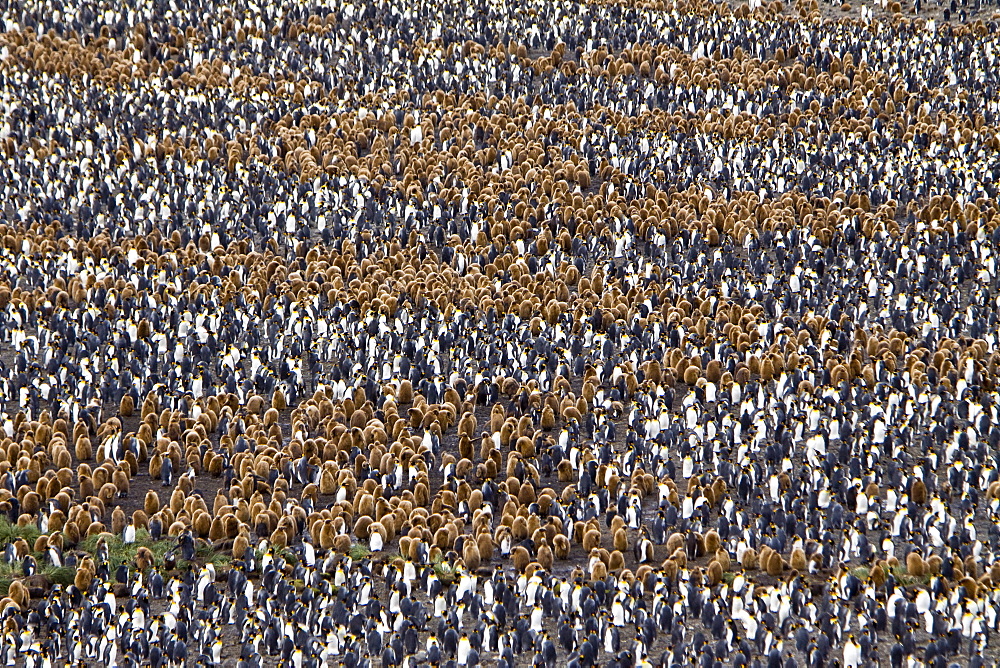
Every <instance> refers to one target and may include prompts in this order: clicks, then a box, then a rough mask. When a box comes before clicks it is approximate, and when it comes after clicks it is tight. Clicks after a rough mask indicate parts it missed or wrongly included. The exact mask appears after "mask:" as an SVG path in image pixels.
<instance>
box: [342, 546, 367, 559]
mask: <svg viewBox="0 0 1000 668" xmlns="http://www.w3.org/2000/svg"><path fill="white" fill-rule="evenodd" d="M371 553H372V551H371V550H369V549H368V546H367V545H365V544H364V543H355V544H354V545H351V549H350V551H349V552H348V553H347V554H349V555H350V557H351V560H352V561H361V560H362V559H367V558H368V557H370V556H371Z"/></svg>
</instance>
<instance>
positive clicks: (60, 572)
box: [47, 566, 76, 587]
mask: <svg viewBox="0 0 1000 668" xmlns="http://www.w3.org/2000/svg"><path fill="white" fill-rule="evenodd" d="M47 575H48V576H49V577H50V578H51V579H52V583H53V584H57V585H63V586H64V587H65V586H69V585H71V584H73V579H74V578H75V577H76V569H75V568H70V567H69V566H60V567H58V568H53V569H52V570H51V571H49V572H48V573H47Z"/></svg>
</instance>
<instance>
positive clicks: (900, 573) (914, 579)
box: [892, 564, 931, 587]
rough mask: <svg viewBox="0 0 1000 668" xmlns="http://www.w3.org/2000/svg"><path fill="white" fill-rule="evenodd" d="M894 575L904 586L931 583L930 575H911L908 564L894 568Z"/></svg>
mask: <svg viewBox="0 0 1000 668" xmlns="http://www.w3.org/2000/svg"><path fill="white" fill-rule="evenodd" d="M892 577H894V578H896V582H898V583H899V584H900V585H901V586H903V587H910V586H913V585H928V584H930V583H931V576H930V575H910V574H909V573H908V572H907V570H906V566H903V565H902V564H900V565H899V566H896V567H895V568H893V569H892Z"/></svg>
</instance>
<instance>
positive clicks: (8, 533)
mask: <svg viewBox="0 0 1000 668" xmlns="http://www.w3.org/2000/svg"><path fill="white" fill-rule="evenodd" d="M41 535H42V532H41V531H39V530H38V527H36V526H35V525H34V524H29V525H27V526H23V527H20V526H18V525H16V524H11V523H10V521H9V520H8V519H7V518H0V545H6V544H7V543H13V542H14V541H16V540H17V539H18V538H23V539H24V540H25V541H27V542H28V544H29V545H31V546H32V547H34V545H35V541H36V540H38V537H39V536H41Z"/></svg>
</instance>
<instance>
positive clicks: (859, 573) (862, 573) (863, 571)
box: [851, 566, 871, 582]
mask: <svg viewBox="0 0 1000 668" xmlns="http://www.w3.org/2000/svg"><path fill="white" fill-rule="evenodd" d="M851 575H853V576H854V577H856V578H857V579H859V580H861V581H862V582H867V581H868V576H869V575H871V570H869V568H868V567H867V566H858V567H857V568H852V569H851Z"/></svg>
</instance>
